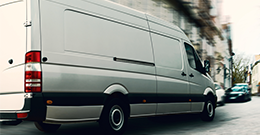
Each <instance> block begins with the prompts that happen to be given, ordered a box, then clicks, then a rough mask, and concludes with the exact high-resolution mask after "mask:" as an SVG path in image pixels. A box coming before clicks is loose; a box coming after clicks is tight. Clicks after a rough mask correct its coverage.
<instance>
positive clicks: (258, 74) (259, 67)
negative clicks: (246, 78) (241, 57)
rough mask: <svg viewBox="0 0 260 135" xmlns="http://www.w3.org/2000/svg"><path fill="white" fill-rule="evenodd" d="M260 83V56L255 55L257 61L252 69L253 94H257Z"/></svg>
mask: <svg viewBox="0 0 260 135" xmlns="http://www.w3.org/2000/svg"><path fill="white" fill-rule="evenodd" d="M259 83H260V54H259V55H255V61H254V63H253V64H252V67H251V85H252V93H253V94H255V93H257V89H258V87H260V86H258V85H259Z"/></svg>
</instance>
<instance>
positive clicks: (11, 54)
mask: <svg viewBox="0 0 260 135" xmlns="http://www.w3.org/2000/svg"><path fill="white" fill-rule="evenodd" d="M0 18H1V21H0V113H3V112H6V111H8V112H14V111H18V110H21V109H22V108H23V106H24V61H25V53H26V27H25V26H24V23H25V22H26V1H25V0H1V1H0ZM1 119H2V116H1Z"/></svg>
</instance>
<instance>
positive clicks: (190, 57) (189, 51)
mask: <svg viewBox="0 0 260 135" xmlns="http://www.w3.org/2000/svg"><path fill="white" fill-rule="evenodd" d="M185 49H186V53H187V58H188V62H189V64H190V66H191V67H192V68H194V69H196V63H195V57H194V52H193V49H192V47H191V46H190V45H187V44H186V43H185Z"/></svg>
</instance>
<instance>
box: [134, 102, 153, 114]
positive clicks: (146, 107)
mask: <svg viewBox="0 0 260 135" xmlns="http://www.w3.org/2000/svg"><path fill="white" fill-rule="evenodd" d="M156 107H157V104H156V103H146V104H131V105H130V110H131V112H130V117H139V116H149V115H155V112H156Z"/></svg>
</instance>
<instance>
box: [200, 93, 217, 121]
mask: <svg viewBox="0 0 260 135" xmlns="http://www.w3.org/2000/svg"><path fill="white" fill-rule="evenodd" d="M213 103H214V102H213V99H212V98H210V97H208V98H207V99H206V101H205V104H204V108H203V111H202V112H201V114H200V115H201V119H202V120H203V121H212V120H213V119H214V116H215V106H214V104H213Z"/></svg>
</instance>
